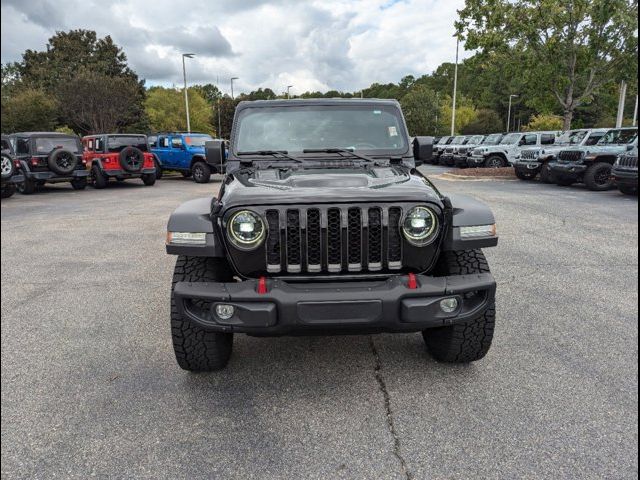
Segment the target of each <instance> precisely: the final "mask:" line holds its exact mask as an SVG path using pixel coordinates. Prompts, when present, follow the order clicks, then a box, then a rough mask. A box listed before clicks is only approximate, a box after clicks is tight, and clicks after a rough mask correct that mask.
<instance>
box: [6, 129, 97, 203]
mask: <svg viewBox="0 0 640 480" xmlns="http://www.w3.org/2000/svg"><path fill="white" fill-rule="evenodd" d="M9 138H10V140H11V143H12V144H13V146H14V149H15V155H16V159H17V160H18V162H19V164H20V171H21V173H22V174H23V175H24V181H23V182H22V183H19V184H17V186H18V191H19V192H20V193H23V194H30V193H33V192H35V191H36V188H37V187H38V186H42V185H44V184H45V183H61V182H70V183H71V186H72V187H73V188H74V190H84V189H85V188H86V186H87V176H88V175H89V172H88V171H87V169H86V168H85V165H84V161H83V159H82V144H81V143H80V138H79V137H77V136H75V135H68V134H65V133H57V132H22V133H12V134H11V135H9Z"/></svg>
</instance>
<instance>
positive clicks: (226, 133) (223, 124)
mask: <svg viewBox="0 0 640 480" xmlns="http://www.w3.org/2000/svg"><path fill="white" fill-rule="evenodd" d="M237 105H238V100H233V99H232V98H231V97H229V96H228V95H225V96H224V97H222V98H221V99H220V101H219V102H218V103H217V104H216V107H215V109H214V112H213V115H214V118H215V119H216V122H217V121H218V111H219V112H220V131H219V132H217V133H218V137H219V138H229V137H231V127H232V126H233V115H234V114H235V112H236V106H237ZM216 125H217V123H216Z"/></svg>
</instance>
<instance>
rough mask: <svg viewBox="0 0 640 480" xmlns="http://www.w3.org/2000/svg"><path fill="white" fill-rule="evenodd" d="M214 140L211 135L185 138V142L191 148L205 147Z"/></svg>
mask: <svg viewBox="0 0 640 480" xmlns="http://www.w3.org/2000/svg"><path fill="white" fill-rule="evenodd" d="M211 140H213V138H211V137H210V136H209V135H198V136H197V137H196V136H192V137H184V142H185V143H186V144H187V145H188V146H190V147H204V144H205V143H206V142H210V141H211Z"/></svg>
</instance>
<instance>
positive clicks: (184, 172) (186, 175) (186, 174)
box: [180, 170, 191, 178]
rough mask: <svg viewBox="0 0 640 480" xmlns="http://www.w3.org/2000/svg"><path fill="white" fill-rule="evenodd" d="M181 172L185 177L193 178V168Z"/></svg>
mask: <svg viewBox="0 0 640 480" xmlns="http://www.w3.org/2000/svg"><path fill="white" fill-rule="evenodd" d="M180 174H181V175H182V176H183V177H184V178H191V170H184V171H182V172H180Z"/></svg>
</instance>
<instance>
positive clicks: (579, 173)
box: [549, 162, 588, 181]
mask: <svg viewBox="0 0 640 480" xmlns="http://www.w3.org/2000/svg"><path fill="white" fill-rule="evenodd" d="M587 168H588V167H587V165H584V164H581V163H573V162H572V163H558V162H551V163H550V164H549V170H551V172H552V173H553V174H554V175H555V176H556V177H560V178H566V179H572V180H576V181H578V180H580V179H581V178H582V177H583V176H584V172H586V171H587Z"/></svg>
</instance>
